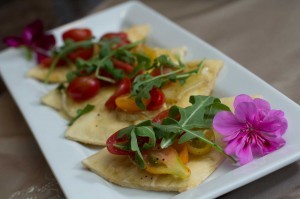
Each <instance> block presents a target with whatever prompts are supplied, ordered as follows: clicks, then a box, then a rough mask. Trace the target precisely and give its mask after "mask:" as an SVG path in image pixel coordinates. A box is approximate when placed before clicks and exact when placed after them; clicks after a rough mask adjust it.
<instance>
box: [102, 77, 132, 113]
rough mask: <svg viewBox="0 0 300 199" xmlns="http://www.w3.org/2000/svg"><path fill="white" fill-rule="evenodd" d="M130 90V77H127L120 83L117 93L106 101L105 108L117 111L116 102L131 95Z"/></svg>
mask: <svg viewBox="0 0 300 199" xmlns="http://www.w3.org/2000/svg"><path fill="white" fill-rule="evenodd" d="M130 89H131V81H130V79H129V78H128V77H125V78H124V79H122V80H121V81H120V82H119V84H118V87H117V89H116V91H115V93H114V94H113V95H112V96H111V97H110V98H109V99H108V100H107V101H106V103H105V107H106V108H108V109H109V110H114V109H116V107H117V106H116V102H115V100H116V98H117V97H119V96H121V95H125V94H127V93H129V92H130Z"/></svg>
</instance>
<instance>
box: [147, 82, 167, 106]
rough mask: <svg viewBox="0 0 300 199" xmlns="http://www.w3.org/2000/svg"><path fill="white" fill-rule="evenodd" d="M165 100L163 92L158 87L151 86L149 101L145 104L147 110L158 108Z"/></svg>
mask: <svg viewBox="0 0 300 199" xmlns="http://www.w3.org/2000/svg"><path fill="white" fill-rule="evenodd" d="M165 101H166V97H165V94H164V93H163V92H162V90H160V89H159V88H156V87H153V88H152V89H151V91H150V103H149V104H148V105H147V110H148V111H155V110H158V109H160V108H161V107H162V106H163V105H164V103H165Z"/></svg>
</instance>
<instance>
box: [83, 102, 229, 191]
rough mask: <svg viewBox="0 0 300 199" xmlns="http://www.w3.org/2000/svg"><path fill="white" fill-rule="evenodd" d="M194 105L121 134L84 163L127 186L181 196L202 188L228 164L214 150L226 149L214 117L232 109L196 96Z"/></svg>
mask: <svg viewBox="0 0 300 199" xmlns="http://www.w3.org/2000/svg"><path fill="white" fill-rule="evenodd" d="M190 102H191V103H192V105H191V106H188V107H186V108H179V107H177V106H173V107H171V109H170V110H167V111H163V112H161V113H160V114H158V115H157V116H156V117H155V118H153V119H152V121H150V120H148V121H145V122H142V123H140V124H137V125H135V126H129V127H127V128H124V129H121V130H119V131H117V132H116V133H115V134H113V135H112V136H111V137H110V138H109V139H108V140H107V147H106V148H104V149H102V150H101V151H100V152H98V153H96V154H95V155H92V156H91V157H88V158H87V159H85V160H84V161H83V164H84V165H85V166H86V167H87V168H88V169H90V170H92V171H93V172H95V173H97V174H98V175H100V176H102V177H103V178H105V179H107V180H108V181H111V182H113V183H116V184H118V185H121V186H125V187H131V188H139V189H146V190H155V191H179V192H181V191H185V190H186V189H190V188H193V187H195V186H197V185H198V184H200V183H201V182H203V181H204V180H205V179H206V178H207V177H208V176H209V175H210V174H211V173H212V172H213V171H214V170H215V169H216V168H217V167H218V165H219V164H220V163H221V162H222V161H223V160H224V157H225V156H224V154H222V153H220V152H218V151H215V150H213V149H212V148H213V147H212V146H214V144H219V145H222V143H221V140H220V136H219V134H217V133H214V132H213V131H212V118H213V116H214V114H215V113H216V112H217V111H220V110H227V111H228V110H229V108H228V107H227V106H226V105H224V104H222V103H221V102H220V101H219V100H218V99H216V98H213V97H209V96H192V97H191V101H190ZM201 140H202V141H201ZM203 140H204V141H205V142H203ZM219 149H220V148H219Z"/></svg>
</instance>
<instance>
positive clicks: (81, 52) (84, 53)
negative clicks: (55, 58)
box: [67, 48, 94, 62]
mask: <svg viewBox="0 0 300 199" xmlns="http://www.w3.org/2000/svg"><path fill="white" fill-rule="evenodd" d="M93 52H94V50H93V48H78V49H76V50H74V51H73V52H71V53H69V54H68V56H67V57H68V58H69V59H70V60H71V61H72V62H75V61H76V59H77V58H81V59H83V60H88V59H90V58H91V57H92V56H93Z"/></svg>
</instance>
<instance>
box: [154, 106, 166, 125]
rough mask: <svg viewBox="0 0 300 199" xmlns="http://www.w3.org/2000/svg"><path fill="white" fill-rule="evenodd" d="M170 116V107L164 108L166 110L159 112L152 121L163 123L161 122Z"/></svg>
mask: <svg viewBox="0 0 300 199" xmlns="http://www.w3.org/2000/svg"><path fill="white" fill-rule="evenodd" d="M168 116H169V109H167V110H164V111H162V112H160V113H158V114H157V116H155V117H154V118H153V119H152V122H155V123H159V124H161V122H162V121H163V119H166V118H167V117H168Z"/></svg>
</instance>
